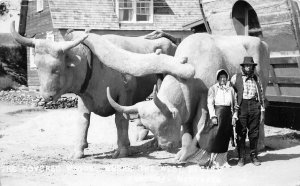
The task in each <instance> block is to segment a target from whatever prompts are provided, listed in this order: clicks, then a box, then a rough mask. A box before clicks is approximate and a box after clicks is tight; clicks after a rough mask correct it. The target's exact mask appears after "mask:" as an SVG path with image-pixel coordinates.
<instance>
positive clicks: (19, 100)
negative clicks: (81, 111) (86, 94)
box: [0, 90, 78, 109]
mask: <svg viewBox="0 0 300 186" xmlns="http://www.w3.org/2000/svg"><path fill="white" fill-rule="evenodd" d="M0 101H3V102H8V103H11V104H17V105H30V106H33V107H43V108H45V109H58V108H74V107H77V105H78V98H77V96H73V95H71V96H62V97H60V98H59V99H58V100H57V101H55V102H54V101H48V102H47V101H45V99H44V98H42V97H41V96H39V94H38V92H34V91H28V90H8V91H4V90H2V91H0Z"/></svg>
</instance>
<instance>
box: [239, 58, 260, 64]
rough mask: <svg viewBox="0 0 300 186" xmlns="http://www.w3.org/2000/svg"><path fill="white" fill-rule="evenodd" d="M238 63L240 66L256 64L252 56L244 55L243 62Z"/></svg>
mask: <svg viewBox="0 0 300 186" xmlns="http://www.w3.org/2000/svg"><path fill="white" fill-rule="evenodd" d="M240 65H241V66H244V65H254V66H256V65H257V63H254V61H253V57H250V56H246V57H244V62H243V63H241V64H240Z"/></svg>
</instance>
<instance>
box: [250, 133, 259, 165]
mask: <svg viewBox="0 0 300 186" xmlns="http://www.w3.org/2000/svg"><path fill="white" fill-rule="evenodd" d="M257 142H258V140H257V139H256V138H254V139H252V138H251V139H250V159H251V162H252V163H253V165H255V166H259V165H261V162H260V161H259V159H258V158H257Z"/></svg>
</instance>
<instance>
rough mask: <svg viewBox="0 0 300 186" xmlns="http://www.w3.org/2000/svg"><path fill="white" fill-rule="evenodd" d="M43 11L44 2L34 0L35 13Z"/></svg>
mask: <svg viewBox="0 0 300 186" xmlns="http://www.w3.org/2000/svg"><path fill="white" fill-rule="evenodd" d="M43 9H44V0H36V11H37V12H41V11H43Z"/></svg>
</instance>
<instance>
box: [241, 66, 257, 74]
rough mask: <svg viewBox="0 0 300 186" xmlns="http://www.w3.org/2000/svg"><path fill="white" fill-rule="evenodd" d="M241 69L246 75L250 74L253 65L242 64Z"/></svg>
mask: <svg viewBox="0 0 300 186" xmlns="http://www.w3.org/2000/svg"><path fill="white" fill-rule="evenodd" d="M242 70H243V72H244V73H245V74H246V75H250V74H252V73H253V72H254V66H253V65H243V66H242Z"/></svg>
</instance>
